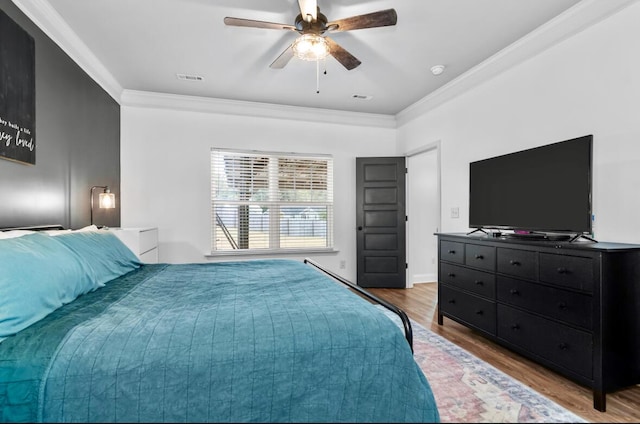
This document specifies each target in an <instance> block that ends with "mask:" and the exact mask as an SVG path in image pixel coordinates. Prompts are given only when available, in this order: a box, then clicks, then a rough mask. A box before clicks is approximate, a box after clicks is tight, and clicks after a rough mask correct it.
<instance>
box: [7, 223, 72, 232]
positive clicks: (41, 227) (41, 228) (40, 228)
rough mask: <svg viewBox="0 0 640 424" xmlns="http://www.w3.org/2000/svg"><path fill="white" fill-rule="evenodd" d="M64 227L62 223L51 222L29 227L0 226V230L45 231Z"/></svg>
mask: <svg viewBox="0 0 640 424" xmlns="http://www.w3.org/2000/svg"><path fill="white" fill-rule="evenodd" d="M64 229H65V228H64V227H63V226H62V225H58V224H52V225H33V226H30V227H10V228H0V231H11V230H30V231H47V230H64Z"/></svg>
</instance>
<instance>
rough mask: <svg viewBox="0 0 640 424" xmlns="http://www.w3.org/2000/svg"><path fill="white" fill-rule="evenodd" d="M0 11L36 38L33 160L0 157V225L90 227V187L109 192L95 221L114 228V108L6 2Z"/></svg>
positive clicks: (117, 145)
mask: <svg viewBox="0 0 640 424" xmlns="http://www.w3.org/2000/svg"><path fill="white" fill-rule="evenodd" d="M0 9H1V10H2V11H4V12H5V13H6V14H7V15H8V16H9V17H10V18H11V19H13V20H14V21H15V22H16V23H18V25H20V26H21V27H22V28H23V29H25V30H26V31H27V32H28V33H29V34H31V36H32V37H33V38H34V40H35V50H36V53H35V54H36V72H35V73H36V135H37V138H36V164H35V165H25V164H22V163H17V162H12V161H9V160H4V159H2V158H0V227H14V226H29V225H42V224H61V225H64V226H65V227H66V228H80V227H83V226H86V225H89V215H90V208H89V204H90V198H89V193H90V189H91V186H94V185H100V186H109V188H110V189H111V191H112V192H113V193H115V195H116V209H104V210H100V209H98V208H96V209H94V214H93V218H94V224H96V225H106V226H109V227H117V226H120V105H119V104H118V102H116V101H115V100H114V99H113V98H112V97H111V96H110V95H109V94H108V93H107V92H106V91H104V90H103V89H102V88H101V87H100V86H99V85H98V84H97V83H96V82H95V81H93V79H91V78H90V77H89V75H87V74H86V73H85V72H84V71H83V70H82V69H81V68H80V67H79V66H78V65H77V64H76V63H75V62H74V61H73V60H71V58H69V56H68V55H67V54H66V53H65V52H64V51H63V50H62V49H60V48H59V47H58V46H57V45H56V44H55V43H54V42H53V41H52V40H51V39H49V37H47V36H46V35H45V34H44V33H43V32H42V31H41V30H40V29H39V28H38V27H37V26H36V25H35V24H34V23H33V22H31V20H29V18H28V17H26V16H25V15H24V14H23V13H22V12H21V11H20V9H18V8H17V7H16V6H15V5H14V4H13V3H12V2H11V1H10V0H0ZM2 83H3V82H2V81H0V84H2ZM95 192H96V193H98V192H99V190H96V191H95ZM95 200H96V203H97V195H96V199H95Z"/></svg>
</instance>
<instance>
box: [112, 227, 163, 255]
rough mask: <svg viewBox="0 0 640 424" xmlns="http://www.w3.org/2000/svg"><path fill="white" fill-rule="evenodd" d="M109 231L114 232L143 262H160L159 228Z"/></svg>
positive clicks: (115, 229) (113, 229) (114, 229)
mask: <svg viewBox="0 0 640 424" xmlns="http://www.w3.org/2000/svg"><path fill="white" fill-rule="evenodd" d="M109 231H112V232H113V234H115V235H116V236H117V237H118V238H119V239H120V240H121V241H122V242H123V243H124V244H125V246H127V247H128V248H129V250H131V251H132V252H133V253H135V255H136V256H137V257H138V258H139V259H140V260H141V261H142V262H144V263H157V262H158V229H157V228H152V227H146V228H110V229H109Z"/></svg>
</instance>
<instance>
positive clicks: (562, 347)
mask: <svg viewBox="0 0 640 424" xmlns="http://www.w3.org/2000/svg"><path fill="white" fill-rule="evenodd" d="M558 349H560V350H567V349H569V345H568V344H566V343H560V344H559V345H558Z"/></svg>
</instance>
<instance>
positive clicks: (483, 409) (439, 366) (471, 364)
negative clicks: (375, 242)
mask: <svg viewBox="0 0 640 424" xmlns="http://www.w3.org/2000/svg"><path fill="white" fill-rule="evenodd" d="M385 313H387V314H388V315H389V316H390V317H391V318H392V319H393V320H394V321H396V322H397V323H398V324H399V323H400V320H399V319H398V318H397V316H395V315H393V314H392V313H390V312H387V311H386V310H385ZM411 325H412V328H413V349H414V357H415V359H416V362H417V363H418V365H420V368H421V369H422V371H423V372H424V375H425V376H426V377H427V380H428V381H429V384H430V385H431V388H432V389H433V393H434V395H435V398H436V403H437V404H438V410H439V411H440V419H441V421H442V422H443V423H452V422H455V423H463V422H474V423H529V422H539V423H548V422H554V423H561V422H568V423H584V422H588V421H585V420H584V419H583V418H580V417H579V416H577V415H575V414H573V413H572V412H570V411H568V410H566V409H564V408H563V407H561V406H560V405H558V404H557V403H555V402H553V401H551V400H549V399H547V398H546V397H544V396H542V395H541V394H540V393H538V392H536V391H534V390H533V389H531V388H530V387H528V386H526V385H524V384H522V383H520V382H519V381H517V380H514V379H513V378H511V377H509V376H508V375H506V374H504V373H503V372H502V371H500V370H498V369H497V368H494V367H493V366H491V365H490V364H488V363H486V362H484V361H482V360H480V359H478V358H477V357H475V356H473V355H472V354H470V353H469V352H467V351H465V350H464V349H462V348H460V347H458V346H456V345H455V344H453V343H451V342H450V341H448V340H447V339H445V338H443V337H441V336H439V335H437V334H435V333H434V332H432V331H430V330H429V329H427V328H425V327H423V326H422V325H420V324H418V323H416V322H414V321H411Z"/></svg>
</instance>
